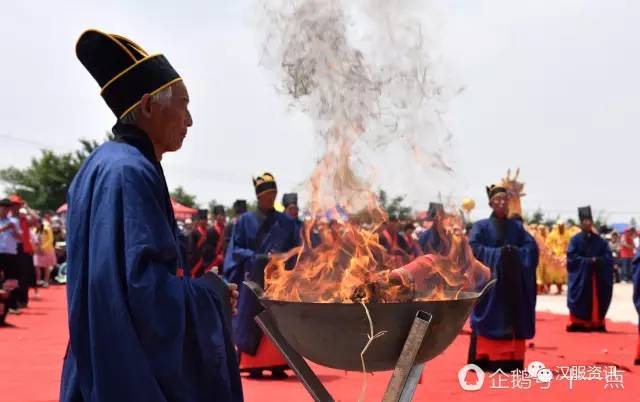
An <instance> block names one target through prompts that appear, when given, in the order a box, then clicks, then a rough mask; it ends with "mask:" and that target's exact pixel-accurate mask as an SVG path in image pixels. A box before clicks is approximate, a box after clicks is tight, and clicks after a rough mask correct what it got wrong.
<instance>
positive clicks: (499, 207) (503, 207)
mask: <svg viewBox="0 0 640 402" xmlns="http://www.w3.org/2000/svg"><path fill="white" fill-rule="evenodd" d="M489 206H490V207H491V209H492V210H493V213H494V214H496V215H497V216H498V217H500V218H504V217H506V216H507V212H508V209H507V194H505V193H500V194H497V195H494V196H493V198H492V199H491V201H489Z"/></svg>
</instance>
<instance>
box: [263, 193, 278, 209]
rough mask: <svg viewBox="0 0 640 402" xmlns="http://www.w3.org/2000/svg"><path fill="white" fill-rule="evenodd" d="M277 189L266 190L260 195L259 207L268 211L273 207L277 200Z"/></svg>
mask: <svg viewBox="0 0 640 402" xmlns="http://www.w3.org/2000/svg"><path fill="white" fill-rule="evenodd" d="M277 195H278V192H277V191H266V192H264V193H262V194H260V195H259V196H258V208H260V209H262V210H264V211H268V210H270V209H273V204H275V202H276V196H277Z"/></svg>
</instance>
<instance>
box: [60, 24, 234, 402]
mask: <svg viewBox="0 0 640 402" xmlns="http://www.w3.org/2000/svg"><path fill="white" fill-rule="evenodd" d="M76 53H77V56H78V58H79V59H80V61H81V62H82V64H83V65H84V66H85V67H86V68H87V70H88V71H89V72H90V73H91V75H92V76H93V77H94V78H95V80H96V81H97V82H98V84H99V85H100V87H101V95H102V97H103V98H104V100H105V101H106V103H107V105H108V106H109V108H110V109H111V110H112V111H113V113H114V114H115V115H116V117H117V119H118V122H117V124H116V125H115V126H114V127H113V134H114V135H115V140H113V141H109V142H107V143H105V144H103V145H101V146H100V147H99V148H98V149H97V150H96V151H95V152H93V153H92V154H91V156H90V157H89V158H88V159H87V160H86V162H85V163H84V164H83V165H82V167H81V168H80V170H79V172H78V174H77V175H76V177H75V178H74V179H73V182H72V184H71V187H70V190H69V193H68V205H69V207H68V208H69V210H68V223H67V224H68V227H67V228H68V229H67V233H68V234H67V252H68V260H67V264H68V265H67V266H68V268H67V300H68V309H69V344H68V347H67V354H66V356H65V359H64V367H63V372H62V384H61V391H60V400H61V401H63V402H80V401H87V402H88V401H92V402H113V401H118V402H129V401H130V402H158V401H181V402H199V401H241V400H242V399H243V397H242V388H241V382H240V375H239V371H238V363H237V358H236V353H235V350H234V347H233V342H232V339H231V336H230V328H229V326H230V321H231V310H232V309H233V308H234V304H235V298H236V297H237V293H236V294H234V292H236V291H235V290H232V291H231V292H230V291H229V287H228V286H227V285H226V284H225V283H224V282H223V281H222V280H221V279H220V278H219V277H217V276H216V275H215V274H213V273H207V274H205V275H203V276H202V277H200V278H198V279H191V278H189V276H188V275H184V268H185V267H184V261H182V256H181V252H180V248H179V245H178V240H177V225H176V220H175V217H174V215H173V210H172V207H171V201H170V199H169V192H168V191H167V185H166V182H165V177H164V173H163V170H162V166H161V164H160V161H161V159H162V156H163V154H165V153H166V152H172V151H177V150H178V149H180V147H181V146H182V142H183V140H184V138H185V136H186V135H187V129H188V128H189V127H190V126H191V124H192V119H191V115H190V114H189V111H188V108H187V106H188V103H189V95H188V93H187V89H186V87H185V85H184V83H183V82H182V79H181V78H180V76H179V75H178V73H176V71H175V70H174V69H173V68H172V67H171V65H170V64H169V62H168V61H167V59H166V58H165V57H164V56H162V55H159V54H155V55H149V54H148V53H147V52H146V51H145V50H144V49H143V48H142V47H140V46H139V45H137V44H136V43H134V42H133V41H131V40H129V39H127V38H125V37H123V36H120V35H115V34H108V33H104V32H100V31H97V30H88V31H86V32H84V33H83V34H82V35H81V36H80V38H79V40H78V43H77V45H76Z"/></svg>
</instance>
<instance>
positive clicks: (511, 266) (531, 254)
mask: <svg viewBox="0 0 640 402" xmlns="http://www.w3.org/2000/svg"><path fill="white" fill-rule="evenodd" d="M487 195H488V197H489V206H490V207H491V209H492V210H493V213H492V214H491V216H490V217H489V218H488V219H483V220H480V221H478V222H476V223H475V224H474V225H473V228H472V229H471V233H470V235H469V243H470V245H471V247H472V248H473V254H474V255H475V257H476V258H477V259H478V260H479V261H481V262H482V263H483V264H485V265H486V266H487V267H489V268H490V269H491V276H492V277H493V278H497V282H496V285H495V286H494V287H493V288H492V289H490V290H489V292H488V293H487V295H486V297H485V298H484V299H483V300H482V301H481V302H480V303H478V304H477V305H476V306H475V307H474V309H473V313H472V314H471V329H472V333H471V344H470V347H469V363H474V364H476V365H478V366H480V367H481V368H483V369H484V370H486V371H497V370H498V369H501V370H502V371H504V372H507V373H508V372H511V371H513V370H522V369H523V368H524V360H525V341H526V339H531V338H533V337H534V335H535V309H536V267H537V266H538V247H537V245H536V242H535V240H534V239H533V237H531V235H529V233H528V232H527V231H526V230H525V229H524V227H523V226H522V224H521V223H520V221H519V220H517V219H511V218H508V206H507V205H508V204H507V201H508V194H507V190H506V189H505V188H504V187H501V186H496V185H492V186H490V187H487Z"/></svg>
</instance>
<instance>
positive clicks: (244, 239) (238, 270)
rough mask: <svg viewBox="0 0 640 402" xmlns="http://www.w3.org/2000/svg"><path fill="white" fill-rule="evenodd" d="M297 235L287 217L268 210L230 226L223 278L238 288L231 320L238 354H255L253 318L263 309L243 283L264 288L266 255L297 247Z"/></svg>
mask: <svg viewBox="0 0 640 402" xmlns="http://www.w3.org/2000/svg"><path fill="white" fill-rule="evenodd" d="M299 234H300V232H299V230H298V226H297V225H296V222H295V221H294V220H293V219H291V218H290V217H289V216H287V215H285V214H283V213H280V212H276V211H270V212H268V213H266V214H263V213H262V212H247V213H245V214H243V215H242V216H241V217H240V218H239V219H238V221H237V222H236V224H235V225H234V227H233V233H232V235H231V241H230V242H229V248H228V249H227V253H226V256H225V264H224V266H225V271H224V275H225V278H226V279H227V280H228V281H230V282H233V283H236V284H237V285H238V288H239V291H240V296H239V298H238V314H237V315H236V316H235V317H234V318H233V336H234V340H235V342H236V346H237V347H238V350H239V351H240V352H244V353H248V354H250V355H255V353H256V351H257V349H258V345H259V343H260V339H261V337H262V331H261V330H260V328H259V327H258V325H257V324H256V323H255V321H254V317H255V316H256V314H258V313H259V312H260V311H262V307H261V306H260V304H259V303H258V302H257V301H256V300H255V298H254V297H253V295H251V293H250V291H249V290H248V289H247V288H246V287H245V286H243V285H242V281H244V280H251V281H253V282H255V283H257V284H259V285H260V286H262V287H264V268H265V266H266V264H267V262H268V259H267V254H268V253H269V252H274V253H279V252H286V251H289V250H290V249H292V248H293V247H296V246H298V245H299V244H300V235H299Z"/></svg>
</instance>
